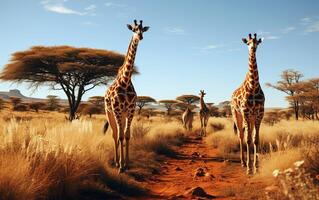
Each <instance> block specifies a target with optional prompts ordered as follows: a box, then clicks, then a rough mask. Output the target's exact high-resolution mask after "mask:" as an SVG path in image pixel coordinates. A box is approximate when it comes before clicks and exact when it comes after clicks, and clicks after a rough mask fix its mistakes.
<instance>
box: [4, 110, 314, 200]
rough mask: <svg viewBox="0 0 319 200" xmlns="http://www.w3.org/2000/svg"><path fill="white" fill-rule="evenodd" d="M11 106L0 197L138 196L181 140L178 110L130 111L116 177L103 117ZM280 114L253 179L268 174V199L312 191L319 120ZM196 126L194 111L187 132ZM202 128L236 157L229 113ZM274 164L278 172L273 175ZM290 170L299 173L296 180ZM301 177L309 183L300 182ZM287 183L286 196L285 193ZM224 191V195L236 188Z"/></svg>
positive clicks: (266, 128)
mask: <svg viewBox="0 0 319 200" xmlns="http://www.w3.org/2000/svg"><path fill="white" fill-rule="evenodd" d="M4 107H7V108H8V107H9V106H8V105H7V106H4ZM10 110H11V109H4V110H2V111H1V112H0V117H1V118H0V130H2V132H1V134H0V161H1V162H0V199H13V200H15V199H19V200H20V199H105V198H121V197H123V196H122V194H123V193H124V194H125V196H131V197H137V196H143V195H144V194H145V192H147V189H145V188H143V187H142V186H141V185H142V184H140V183H139V182H140V181H143V180H145V179H148V178H150V177H151V176H152V175H154V174H157V173H159V168H160V165H161V161H162V160H163V159H165V157H167V156H168V157H174V156H176V152H175V151H174V149H175V147H176V146H179V145H181V144H183V142H184V140H185V135H184V134H185V131H184V129H183V127H182V123H181V121H180V119H179V117H177V116H174V117H169V116H167V115H164V116H152V117H150V118H147V117H143V116H142V115H141V116H137V117H135V119H134V122H133V125H132V146H131V147H132V151H131V152H132V153H131V160H132V165H131V169H130V170H129V172H128V173H126V174H124V175H118V174H117V170H116V169H115V168H114V162H113V159H114V158H113V155H114V154H113V143H112V142H113V139H112V137H111V134H110V130H109V132H108V133H107V134H106V135H103V134H102V130H101V129H102V126H103V123H104V116H103V115H94V116H93V117H92V118H90V117H82V119H81V120H75V121H73V122H69V121H68V120H65V117H64V115H65V114H62V113H58V112H52V111H42V110H40V111H38V112H30V111H26V112H12V111H10ZM283 118H284V117H281V120H278V121H277V122H276V123H273V124H267V123H263V125H262V128H261V133H260V138H261V144H260V145H261V150H262V152H261V154H262V155H261V159H262V160H261V172H260V174H259V175H258V176H257V177H256V178H259V179H260V180H263V179H267V180H269V179H271V180H272V181H271V183H270V184H273V185H275V186H276V187H275V189H274V190H275V191H276V192H274V191H273V190H271V191H267V194H266V193H265V194H258V195H257V194H256V195H257V196H260V195H261V196H263V197H265V198H266V197H268V198H270V199H285V198H287V199H293V198H295V199H298V197H299V196H297V195H300V193H307V194H309V195H315V194H314V191H317V186H316V185H315V184H316V182H313V180H315V176H316V175H318V174H319V170H318V169H319V160H318V158H317V155H318V153H319V122H318V121H301V120H299V121H295V120H286V119H283ZM199 129H200V122H199V120H198V116H196V117H195V120H194V124H193V130H195V131H197V130H199ZM207 133H208V136H207V137H206V139H205V141H206V143H207V144H208V145H211V146H212V148H217V149H218V153H219V155H218V156H221V157H223V158H225V160H227V159H234V158H235V159H237V158H238V151H239V145H238V138H237V136H236V135H235V134H234V133H233V127H232V120H231V119H230V118H210V120H209V125H208V127H207ZM299 160H304V161H305V163H304V165H303V166H302V167H303V168H302V169H301V168H300V170H299V171H296V172H294V173H290V174H289V176H291V177H292V178H289V177H288V176H283V175H282V174H285V172H287V171H285V170H286V169H290V168H293V166H294V163H295V162H296V161H299ZM276 170H279V171H280V174H281V176H277V178H274V176H273V172H274V171H276ZM297 175H298V177H302V178H300V179H296V178H295V176H297ZM301 180H302V181H303V182H304V181H308V182H307V183H309V184H308V185H306V186H305V185H303V183H302V182H301ZM313 183H315V184H313ZM291 188H293V190H294V192H293V193H292V192H289V194H290V195H295V196H292V197H291V196H287V195H286V194H287V191H291ZM248 189H249V188H248ZM228 190H229V191H227V189H226V190H225V193H229V194H231V193H232V192H236V191H237V189H229V188H228ZM295 190H297V191H295ZM249 191H250V190H249ZM311 192H312V193H311ZM250 193H251V194H255V193H253V192H250ZM251 194H250V195H251ZM309 195H308V196H309ZM229 196H231V195H229ZM311 197H312V196H311ZM305 199H306V198H305ZM308 199H309V198H308Z"/></svg>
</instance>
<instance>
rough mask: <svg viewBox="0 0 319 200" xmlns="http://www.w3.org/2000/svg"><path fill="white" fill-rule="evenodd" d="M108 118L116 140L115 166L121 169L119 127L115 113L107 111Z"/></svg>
mask: <svg viewBox="0 0 319 200" xmlns="http://www.w3.org/2000/svg"><path fill="white" fill-rule="evenodd" d="M106 114H107V118H108V122H109V123H110V126H111V129H112V136H113V140H114V154H115V166H116V167H119V153H118V146H119V145H118V132H117V126H116V122H115V118H114V115H113V113H111V112H109V111H107V113H106Z"/></svg>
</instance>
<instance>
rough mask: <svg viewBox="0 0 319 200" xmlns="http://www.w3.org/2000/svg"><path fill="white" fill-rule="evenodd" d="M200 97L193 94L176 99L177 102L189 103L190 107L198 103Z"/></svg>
mask: <svg viewBox="0 0 319 200" xmlns="http://www.w3.org/2000/svg"><path fill="white" fill-rule="evenodd" d="M199 99H200V98H199V97H198V96H196V95H192V94H185V95H181V96H178V97H176V100H178V101H182V102H184V103H187V104H189V105H191V104H194V103H197V102H198V101H199Z"/></svg>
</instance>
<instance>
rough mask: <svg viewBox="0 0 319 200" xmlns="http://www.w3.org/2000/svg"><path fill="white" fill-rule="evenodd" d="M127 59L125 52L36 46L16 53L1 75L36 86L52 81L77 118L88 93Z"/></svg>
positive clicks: (106, 79)
mask: <svg viewBox="0 0 319 200" xmlns="http://www.w3.org/2000/svg"><path fill="white" fill-rule="evenodd" d="M123 61H124V56H123V55H121V54H118V53H115V52H113V51H106V50H99V49H90V48H75V47H71V46H54V47H44V46H34V47H31V48H30V49H29V50H26V51H21V52H16V53H14V54H12V57H11V61H10V63H9V64H7V65H6V66H5V68H4V70H3V71H2V73H1V75H0V79H2V80H6V81H13V82H17V83H20V82H23V81H25V82H28V83H30V86H31V87H34V88H37V87H39V86H41V85H48V86H50V87H51V88H52V89H54V90H63V91H64V93H65V94H66V96H67V99H68V103H69V107H70V109H69V120H73V119H75V113H76V111H77V108H78V106H79V104H80V102H81V99H82V96H83V95H84V93H85V92H87V91H89V90H91V89H93V88H94V87H96V86H99V85H107V84H108V82H109V81H110V80H112V79H113V78H114V77H115V76H116V75H117V72H118V69H119V67H120V66H121V65H122V63H123Z"/></svg>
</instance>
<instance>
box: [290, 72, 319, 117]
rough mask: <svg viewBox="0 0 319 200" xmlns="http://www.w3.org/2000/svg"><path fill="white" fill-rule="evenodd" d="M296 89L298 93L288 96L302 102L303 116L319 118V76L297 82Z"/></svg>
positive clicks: (291, 99) (301, 111)
mask: <svg viewBox="0 0 319 200" xmlns="http://www.w3.org/2000/svg"><path fill="white" fill-rule="evenodd" d="M294 89H295V90H296V91H298V94H297V95H295V96H293V97H290V98H288V100H290V101H293V100H296V101H299V102H300V113H301V116H302V117H303V118H308V119H315V118H316V119H319V117H318V110H319V78H314V79H310V80H307V81H302V82H299V83H298V84H295V87H294Z"/></svg>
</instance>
